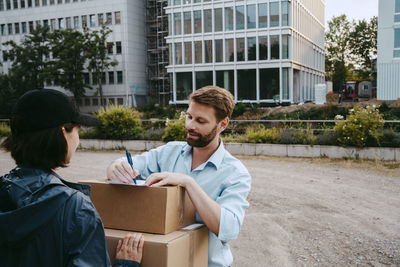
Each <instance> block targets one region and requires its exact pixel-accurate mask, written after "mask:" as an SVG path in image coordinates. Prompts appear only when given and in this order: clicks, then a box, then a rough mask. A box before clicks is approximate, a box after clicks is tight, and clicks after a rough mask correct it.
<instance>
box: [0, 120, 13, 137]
mask: <svg viewBox="0 0 400 267" xmlns="http://www.w3.org/2000/svg"><path fill="white" fill-rule="evenodd" d="M10 134H11V128H10V126H8V125H7V124H6V123H3V122H2V123H0V137H7V136H9V135H10Z"/></svg>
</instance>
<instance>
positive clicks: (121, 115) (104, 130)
mask: <svg viewBox="0 0 400 267" xmlns="http://www.w3.org/2000/svg"><path fill="white" fill-rule="evenodd" d="M97 117H98V118H99V120H100V126H98V127H97V129H96V131H97V134H98V136H99V138H104V139H118V140H127V139H136V138H137V137H138V136H139V134H140V133H141V132H142V127H141V123H140V121H139V116H138V114H137V112H136V111H135V110H133V109H128V108H126V107H123V106H111V107H109V108H107V109H101V110H99V111H98V112H97Z"/></svg>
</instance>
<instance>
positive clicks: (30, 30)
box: [29, 21, 33, 33]
mask: <svg viewBox="0 0 400 267" xmlns="http://www.w3.org/2000/svg"><path fill="white" fill-rule="evenodd" d="M32 32H33V21H29V33H32Z"/></svg>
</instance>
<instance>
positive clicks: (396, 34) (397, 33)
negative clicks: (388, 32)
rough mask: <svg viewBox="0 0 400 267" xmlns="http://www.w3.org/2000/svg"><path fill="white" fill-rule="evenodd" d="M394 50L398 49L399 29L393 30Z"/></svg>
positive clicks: (399, 43) (399, 42) (399, 46)
mask: <svg viewBox="0 0 400 267" xmlns="http://www.w3.org/2000/svg"><path fill="white" fill-rule="evenodd" d="M394 48H400V29H394Z"/></svg>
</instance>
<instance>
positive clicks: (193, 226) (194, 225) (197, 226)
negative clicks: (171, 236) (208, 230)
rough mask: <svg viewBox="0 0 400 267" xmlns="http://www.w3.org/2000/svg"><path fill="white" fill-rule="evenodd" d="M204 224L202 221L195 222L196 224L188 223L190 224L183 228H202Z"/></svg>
mask: <svg viewBox="0 0 400 267" xmlns="http://www.w3.org/2000/svg"><path fill="white" fill-rule="evenodd" d="M203 225H204V224H202V223H194V224H191V225H188V226H186V227H183V228H182V230H193V229H197V228H200V227H202V226H203Z"/></svg>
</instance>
